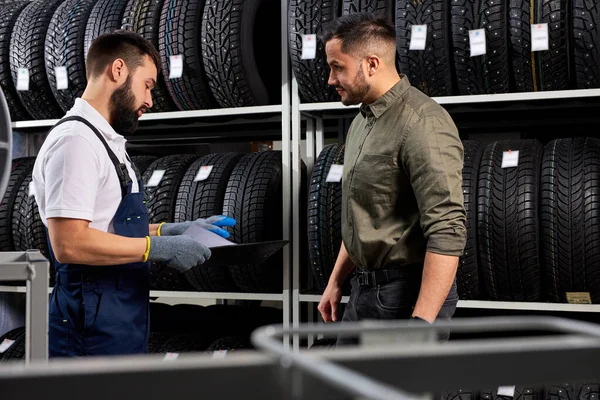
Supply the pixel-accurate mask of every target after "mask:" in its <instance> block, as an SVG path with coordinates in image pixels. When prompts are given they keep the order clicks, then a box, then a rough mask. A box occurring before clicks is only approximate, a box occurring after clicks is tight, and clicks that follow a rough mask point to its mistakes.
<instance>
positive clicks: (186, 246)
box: [148, 236, 211, 272]
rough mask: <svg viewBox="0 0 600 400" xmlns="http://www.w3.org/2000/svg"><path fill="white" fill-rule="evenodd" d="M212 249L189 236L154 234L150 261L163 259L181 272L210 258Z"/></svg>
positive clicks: (149, 256) (151, 239) (151, 242)
mask: <svg viewBox="0 0 600 400" xmlns="http://www.w3.org/2000/svg"><path fill="white" fill-rule="evenodd" d="M210 255H211V254H210V249H209V248H208V247H206V246H205V245H203V244H201V243H198V242H196V241H195V240H194V239H192V238H191V237H189V236H152V237H150V252H149V253H148V261H162V262H164V263H165V264H166V265H167V266H168V267H171V268H175V269H176V270H178V271H180V272H185V271H188V270H189V269H191V268H194V267H195V266H196V265H198V264H202V263H204V262H205V261H206V260H208V259H209V258H210Z"/></svg>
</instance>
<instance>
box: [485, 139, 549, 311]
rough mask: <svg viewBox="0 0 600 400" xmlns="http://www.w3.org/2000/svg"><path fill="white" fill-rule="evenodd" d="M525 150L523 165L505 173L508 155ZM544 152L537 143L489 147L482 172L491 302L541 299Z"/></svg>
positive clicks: (521, 155) (501, 143)
mask: <svg viewBox="0 0 600 400" xmlns="http://www.w3.org/2000/svg"><path fill="white" fill-rule="evenodd" d="M509 150H513V151H515V150H519V165H518V167H515V168H501V164H502V155H503V152H504V151H509ZM542 152H543V147H542V145H541V144H540V143H539V142H538V141H536V140H512V141H511V140H505V141H499V142H494V143H491V144H489V145H488V146H487V147H486V149H485V152H484V154H483V157H482V159H481V164H480V168H479V184H478V194H477V237H478V239H479V240H478V246H477V247H478V248H479V263H480V264H479V265H480V270H481V273H482V276H483V278H484V282H485V286H486V289H487V293H488V294H489V297H490V299H491V300H502V301H538V300H540V298H541V276H540V275H541V271H540V262H541V260H540V252H539V247H540V238H539V216H538V209H539V175H540V169H541V168H540V167H541V159H542Z"/></svg>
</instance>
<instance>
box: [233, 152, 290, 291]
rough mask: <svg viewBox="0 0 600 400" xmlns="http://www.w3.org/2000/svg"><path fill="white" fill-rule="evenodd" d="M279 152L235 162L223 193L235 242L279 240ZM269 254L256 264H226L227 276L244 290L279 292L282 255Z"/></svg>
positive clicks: (281, 278) (280, 209)
mask: <svg viewBox="0 0 600 400" xmlns="http://www.w3.org/2000/svg"><path fill="white" fill-rule="evenodd" d="M281 198H282V188H281V152H278V151H265V152H261V153H254V154H248V155H246V156H244V157H243V158H242V159H241V160H240V161H239V162H238V164H237V165H236V167H235V168H234V170H233V172H232V173H231V177H230V179H229V183H228V185H227V190H226V192H225V200H224V202H223V214H224V215H227V216H229V217H232V218H234V219H235V220H236V221H237V224H236V226H234V227H233V228H231V229H230V232H231V233H232V235H231V239H230V240H232V241H233V242H235V243H255V242H262V241H268V240H279V239H281V238H282V235H283V228H282V220H283V216H282V215H283V210H282V204H281ZM278 254H279V255H277V254H276V255H273V256H272V257H271V258H269V259H268V260H266V261H265V262H263V263H262V264H259V265H251V264H244V265H235V266H230V267H229V271H230V272H231V277H232V278H233V280H234V281H235V283H236V285H237V286H238V288H239V289H240V290H242V291H244V292H258V293H269V292H280V291H281V290H282V282H283V262H282V260H283V257H282V256H281V252H279V253H278Z"/></svg>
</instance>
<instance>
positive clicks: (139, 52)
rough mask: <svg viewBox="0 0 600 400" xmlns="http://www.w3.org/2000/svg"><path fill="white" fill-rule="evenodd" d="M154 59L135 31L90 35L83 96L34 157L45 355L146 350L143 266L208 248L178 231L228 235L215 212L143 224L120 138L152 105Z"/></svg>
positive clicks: (199, 259) (195, 260)
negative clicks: (45, 273) (44, 256)
mask: <svg viewBox="0 0 600 400" xmlns="http://www.w3.org/2000/svg"><path fill="white" fill-rule="evenodd" d="M159 65H160V60H159V55H158V53H157V51H156V50H155V49H154V47H153V46H152V44H150V43H149V42H148V41H146V40H145V39H143V38H142V37H141V36H139V35H137V34H135V33H131V32H121V31H119V32H115V33H110V34H106V35H103V36H100V37H99V38H97V39H96V40H95V41H94V42H93V44H92V45H91V47H90V50H89V52H88V55H87V64H86V75H87V80H88V84H87V87H86V89H85V92H84V93H83V95H82V96H81V98H78V99H77V100H76V101H75V105H74V106H73V108H72V109H71V110H70V111H69V112H68V113H67V114H66V116H65V117H64V118H63V119H62V120H60V122H58V123H57V124H56V125H55V126H54V127H53V128H52V130H51V131H50V132H49V134H48V136H47V138H46V140H45V142H44V144H43V146H42V148H41V150H40V153H39V155H38V157H37V160H36V163H35V166H34V172H33V190H34V195H35V199H36V201H37V204H38V206H39V209H40V215H41V218H42V220H43V222H44V224H45V225H46V226H47V228H48V236H49V242H50V247H51V251H50V253H51V257H52V261H53V262H54V264H55V266H56V285H55V287H54V290H53V292H52V295H51V298H50V318H49V342H50V345H49V352H50V357H70V356H89V355H124V354H139V353H146V352H147V349H148V335H149V328H150V321H149V315H148V309H149V307H148V301H149V263H150V262H151V261H161V262H164V263H166V264H167V265H169V266H171V267H173V268H176V269H177V270H179V271H182V272H184V271H187V270H189V269H190V268H193V267H195V266H196V265H198V264H202V263H203V262H205V260H207V259H208V258H209V257H210V250H209V249H208V248H207V247H206V246H204V245H202V244H200V243H198V242H196V241H194V240H193V239H192V238H190V237H189V236H183V235H182V233H184V232H185V230H186V229H187V228H189V226H190V225H191V224H200V225H202V226H204V227H206V228H208V229H210V230H213V231H215V232H217V233H219V234H221V235H223V236H227V233H226V231H224V230H223V229H222V227H223V226H231V225H232V224H234V223H235V221H233V220H231V219H229V218H225V217H223V216H216V217H211V218H209V219H207V220H196V221H193V222H191V221H189V222H184V223H179V224H170V223H167V224H160V225H149V223H148V213H147V209H146V204H145V202H144V194H143V184H142V182H141V180H140V177H139V172H138V171H137V170H136V168H135V166H134V165H133V164H132V163H131V161H130V159H129V157H128V156H127V153H126V151H125V143H126V140H125V138H124V137H123V136H122V135H130V134H132V133H133V132H134V131H135V130H136V129H137V125H138V119H139V118H140V117H141V116H142V114H143V113H144V112H145V111H146V110H147V109H149V108H150V107H152V96H151V90H152V88H153V87H154V86H155V85H156V80H157V74H158V70H159ZM67 90H70V89H67Z"/></svg>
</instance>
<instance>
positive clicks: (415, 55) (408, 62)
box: [396, 0, 453, 96]
mask: <svg viewBox="0 0 600 400" xmlns="http://www.w3.org/2000/svg"><path fill="white" fill-rule="evenodd" d="M416 3H417V5H415V2H413V1H410V0H398V1H397V2H396V37H397V40H396V47H397V49H398V55H399V60H400V63H399V65H400V72H401V73H403V74H406V75H407V76H408V78H409V79H410V82H411V83H412V85H413V86H415V87H416V88H417V89H419V90H421V91H422V92H423V93H425V94H426V95H428V96H450V95H451V94H452V92H453V90H452V82H453V77H452V68H451V67H450V63H451V58H450V27H449V25H450V24H449V17H448V16H449V14H450V10H449V7H450V5H449V4H450V2H446V1H435V0H423V1H419V2H416ZM412 25H427V44H426V49H425V50H424V51H414V50H409V45H410V38H411V27H412Z"/></svg>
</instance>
